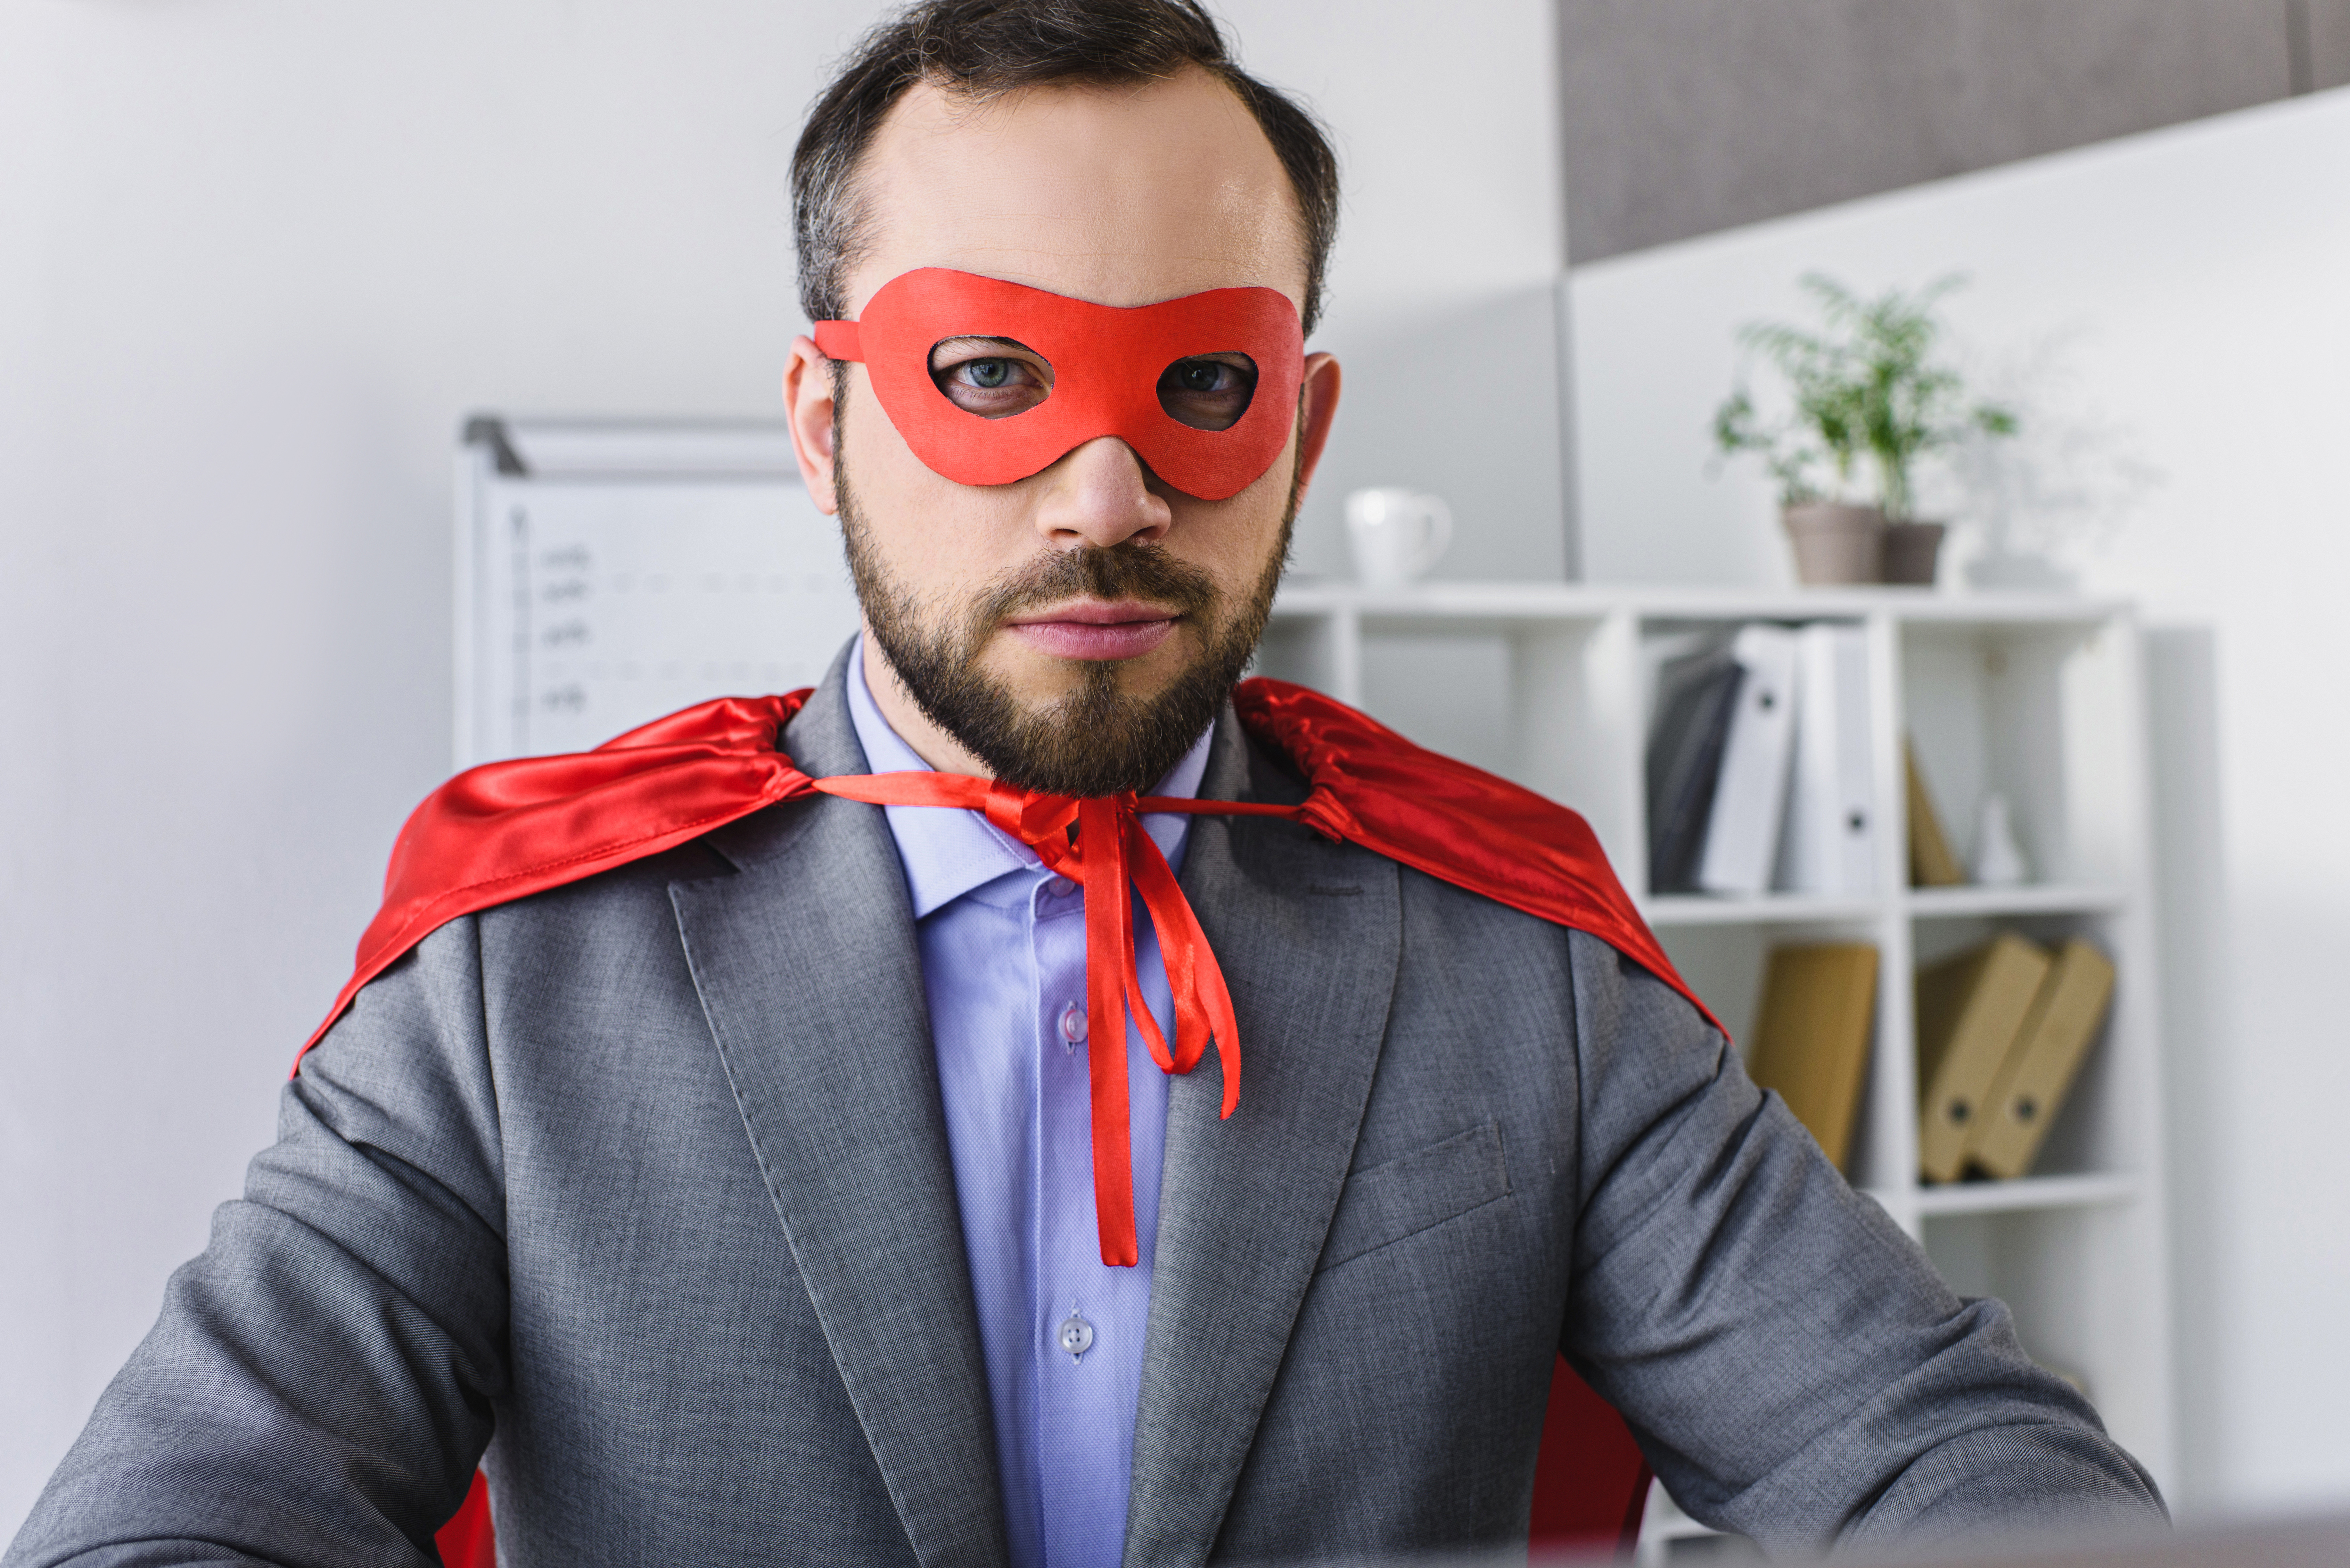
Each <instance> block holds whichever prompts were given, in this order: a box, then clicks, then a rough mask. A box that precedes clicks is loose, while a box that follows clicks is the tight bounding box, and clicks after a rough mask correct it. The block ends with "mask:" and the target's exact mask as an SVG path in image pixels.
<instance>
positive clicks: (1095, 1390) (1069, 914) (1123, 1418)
mask: <svg viewBox="0 0 2350 1568" xmlns="http://www.w3.org/2000/svg"><path fill="white" fill-rule="evenodd" d="M1032 907H1033V909H1034V911H1035V915H1034V919H1033V920H1032V923H1031V931H1032V940H1033V941H1034V943H1035V963H1036V974H1037V977H1038V982H1039V983H1038V987H1037V1008H1036V1013H1035V1024H1036V1041H1037V1047H1036V1063H1037V1096H1036V1115H1037V1123H1036V1138H1035V1149H1036V1151H1037V1164H1038V1168H1037V1172H1036V1179H1037V1187H1036V1192H1037V1198H1038V1201H1037V1203H1036V1206H1035V1217H1036V1226H1037V1233H1036V1245H1035V1254H1034V1255H1035V1260H1036V1282H1035V1295H1034V1296H1033V1298H1032V1300H1033V1302H1034V1303H1035V1309H1034V1312H1033V1314H1032V1327H1033V1331H1034V1333H1035V1336H1036V1339H1035V1346H1036V1348H1035V1356H1036V1366H1037V1401H1036V1418H1037V1432H1036V1439H1037V1440H1036V1449H1037V1460H1038V1463H1037V1471H1038V1476H1037V1480H1038V1501H1039V1503H1040V1505H1041V1506H1040V1512H1041V1514H1042V1519H1041V1521H1040V1522H1041V1524H1042V1526H1043V1529H1042V1535H1043V1539H1044V1544H1045V1563H1047V1564H1048V1565H1049V1568H1094V1565H1097V1564H1099V1565H1104V1568H1107V1565H1111V1564H1115V1563H1118V1560H1119V1557H1120V1554H1121V1552H1122V1550H1123V1547H1124V1538H1125V1532H1126V1501H1127V1494H1128V1475H1129V1470H1130V1468H1131V1465H1132V1462H1133V1449H1134V1415H1135V1404H1136V1397H1137V1392H1138V1389H1139V1384H1140V1380H1141V1373H1142V1338H1143V1330H1144V1326H1145V1324H1146V1323H1147V1322H1148V1320H1149V1305H1150V1272H1151V1264H1152V1260H1153V1256H1154V1254H1155V1251H1156V1245H1155V1243H1156V1241H1157V1231H1158V1209H1159V1166H1160V1163H1161V1158H1162V1153H1163V1148H1162V1145H1163V1139H1164V1136H1165V1134H1164V1125H1165V1116H1163V1114H1149V1115H1139V1116H1135V1117H1134V1118H1133V1119H1134V1122H1135V1124H1136V1126H1135V1129H1134V1134H1135V1136H1134V1147H1133V1151H1132V1152H1133V1157H1134V1165H1135V1170H1134V1179H1135V1180H1134V1190H1135V1205H1136V1207H1135V1221H1136V1231H1137V1235H1138V1240H1139V1243H1140V1261H1139V1263H1138V1265H1137V1266H1136V1267H1133V1268H1110V1267H1108V1266H1107V1265H1105V1264H1104V1263H1103V1262H1102V1261H1101V1240H1100V1232H1099V1230H1098V1227H1097V1220H1096V1216H1095V1211H1094V1199H1093V1192H1094V1174H1093V1097H1092V1087H1091V1073H1090V1064H1089V1056H1088V1052H1089V1047H1090V1042H1089V1041H1088V1039H1087V1034H1088V1024H1087V1017H1086V932H1085V917H1084V899H1083V898H1082V896H1081V895H1080V894H1079V892H1078V890H1077V889H1076V887H1075V886H1074V885H1073V884H1071V883H1069V882H1067V881H1066V879H1065V878H1061V877H1049V878H1045V879H1043V880H1041V881H1040V883H1039V885H1038V887H1037V889H1036V892H1035V901H1034V904H1033V906H1032ZM1137 913H1138V917H1139V910H1138V911H1137ZM1148 932H1149V926H1148V923H1147V921H1145V922H1143V923H1141V925H1140V927H1139V930H1138V939H1139V940H1138V942H1137V949H1138V950H1137V954H1136V957H1137V959H1138V961H1139V962H1138V968H1139V970H1140V971H1141V973H1142V975H1143V976H1144V977H1145V978H1144V994H1145V996H1146V998H1147V999H1148V1000H1149V1002H1150V1004H1151V1006H1152V1011H1153V1012H1156V1013H1158V1014H1159V1019H1160V1022H1161V1024H1162V1026H1163V1025H1164V1023H1165V1022H1166V1020H1167V1018H1168V1016H1169V1014H1170V1012H1171V1011H1172V1009H1171V1008H1170V1007H1169V1006H1168V1005H1166V1003H1165V1001H1164V996H1163V993H1164V992H1165V991H1166V980H1165V974H1164V970H1163V968H1162V967H1161V965H1160V963H1159V957H1158V952H1157V950H1156V944H1155V942H1152V941H1150V940H1149V937H1148V934H1147V933H1148ZM1127 1033H1128V1052H1127V1063H1128V1074H1127V1081H1128V1093H1129V1096H1130V1097H1131V1099H1132V1100H1133V1103H1134V1105H1135V1106H1136V1107H1137V1108H1138V1109H1142V1108H1146V1107H1147V1108H1149V1110H1151V1111H1154V1112H1155V1111H1157V1109H1158V1107H1159V1106H1160V1105H1163V1103H1164V1096H1165V1095H1166V1092H1167V1090H1166V1080H1165V1078H1164V1077H1163V1075H1161V1074H1160V1073H1159V1070H1158V1067H1157V1064H1154V1063H1153V1062H1151V1060H1150V1058H1149V1053H1148V1052H1147V1051H1146V1050H1144V1049H1143V1047H1142V1044H1141V1037H1140V1034H1139V1032H1138V1031H1136V1030H1134V1029H1133V1028H1132V1027H1131V1026H1130V1025H1129V1026H1128V1031H1127ZM1138 1069H1139V1070H1138Z"/></svg>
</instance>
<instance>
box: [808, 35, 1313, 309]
mask: <svg viewBox="0 0 2350 1568" xmlns="http://www.w3.org/2000/svg"><path fill="white" fill-rule="evenodd" d="M859 184H860V187H861V195H862V207H863V214H862V216H863V223H864V234H863V239H864V242H865V244H864V247H863V251H862V254H860V255H859V257H858V265H857V266H856V267H855V269H854V271H853V272H852V273H851V275H850V276H849V278H848V279H847V284H848V296H849V298H848V304H849V308H850V310H851V311H852V312H855V311H859V310H862V309H863V308H864V304H865V301H866V300H867V299H868V298H870V297H871V296H872V295H873V293H874V291H875V290H876V289H878V288H879V287H880V286H882V285H883V284H885V283H887V282H889V279H891V278H893V277H896V276H897V275H899V274H900V273H903V272H908V271H910V270H912V269H913V268H915V267H924V266H943V267H953V268H956V269H958V270H961V271H963V272H974V273H983V274H985V275H988V276H991V277H1002V278H1008V279H1010V280H1012V281H1014V282H1015V283H1024V284H1027V285H1029V286H1032V287H1035V288H1044V289H1050V290H1051V291H1052V292H1054V293H1055V294H1065V295H1068V296H1072V297H1075V298H1078V299H1089V300H1093V301H1095V302H1096V303H1097V304H1101V305H1120V306H1125V305H1149V304H1153V303H1156V302H1157V301H1159V300H1162V299H1171V298H1174V297H1177V296H1181V295H1186V294H1196V293H1199V292H1200V291H1201V290H1202V289H1209V288H1226V287H1234V286H1246V285H1258V286H1264V287H1268V288H1277V289H1279V290H1281V291H1282V292H1283V293H1284V294H1286V295H1288V296H1289V297H1290V300H1291V303H1293V304H1297V305H1303V303H1304V298H1305V256H1304V245H1303V242H1302V239H1301V236H1300V231H1299V225H1298V219H1297V203H1296V199H1295V196H1294V195H1293V194H1292V193H1291V191H1290V186H1289V179H1288V176H1287V174H1286V173H1284V171H1283V170H1282V167H1281V161H1280V159H1279V158H1277V157H1276V156H1275V155H1274V151H1273V146H1272V144H1271V143H1270V142H1268V141H1267V140H1265V137H1264V132H1263V130H1261V129H1259V127H1258V125H1257V123H1256V119H1255V117H1254V116H1253V115H1252V114H1251V113H1250V112H1249V110H1248V108H1247V106H1246V105H1244V104H1243V103H1242V102H1241V100H1240V99H1238V98H1237V97H1235V96H1234V95H1233V93H1232V89H1231V88H1227V87H1225V86H1224V85H1223V83H1222V82H1221V81H1218V80H1217V79H1216V78H1214V77H1212V76H1211V75H1209V74H1208V73H1207V72H1205V71H1203V70H1199V69H1196V68H1194V69H1190V70H1186V71H1184V72H1182V73H1180V74H1179V75H1177V76H1175V77H1172V78H1169V79H1167V80H1165V81H1158V82H1149V83H1140V84H1135V85H1131V86H1128V85H1118V86H1111V87H1093V86H1078V87H1043V88H1024V89H1022V90H1020V91H1018V92H1014V93H1008V94H1005V95H1003V96H1002V97H999V98H994V99H986V100H983V101H979V102H972V101H970V100H966V99H955V98H953V97H951V96H950V95H948V94H946V93H944V92H941V90H940V89H939V88H936V87H935V86H932V85H931V84H928V83H925V84H922V85H920V86H918V87H916V88H912V89H911V90H910V91H909V92H908V93H907V94H906V95H905V96H904V97H903V98H901V99H899V100H898V102H897V103H896V105H894V106H893V107H892V108H891V109H890V111H889V116H888V118H887V119H884V120H883V121H882V124H881V128H880V130H879V131H878V132H876V134H875V136H874V138H873V141H872V144H871V145H870V147H869V148H868V150H867V152H866V156H865V160H864V162H863V164H862V166H861V168H860V171H859Z"/></svg>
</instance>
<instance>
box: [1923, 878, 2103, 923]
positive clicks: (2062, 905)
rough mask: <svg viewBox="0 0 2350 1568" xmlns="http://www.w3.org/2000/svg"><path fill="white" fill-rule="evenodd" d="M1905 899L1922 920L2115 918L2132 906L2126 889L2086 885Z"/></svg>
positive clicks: (2034, 885)
mask: <svg viewBox="0 0 2350 1568" xmlns="http://www.w3.org/2000/svg"><path fill="white" fill-rule="evenodd" d="M1904 898H1905V899H1906V901H1907V903H1908V910H1909V913H1910V915H1911V916H1912V917H1914V918H1915V919H1921V920H1937V919H1940V920H1955V919H1970V918H1971V919H1983V918H1991V919H1996V918H1999V917H2002V916H2021V915H2112V914H2118V913H2120V912H2121V910H2122V909H2124V908H2125V907H2126V905H2127V904H2128V903H2129V892H2128V890H2127V889H2126V888H2116V887H2111V886H2098V885H2095V884H2085V883H2066V882H2027V883H2024V884H2022V885H2021V886H2018V887H2012V888H1910V889H1909V890H1908V892H1907V893H1906V894H1905V895H1904Z"/></svg>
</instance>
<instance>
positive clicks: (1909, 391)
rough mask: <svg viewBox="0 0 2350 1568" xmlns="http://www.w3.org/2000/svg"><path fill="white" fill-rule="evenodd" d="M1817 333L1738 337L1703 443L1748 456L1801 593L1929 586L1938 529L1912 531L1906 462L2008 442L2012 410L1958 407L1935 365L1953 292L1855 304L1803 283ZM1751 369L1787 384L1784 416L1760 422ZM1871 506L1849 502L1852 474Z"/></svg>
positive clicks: (1833, 289)
mask: <svg viewBox="0 0 2350 1568" xmlns="http://www.w3.org/2000/svg"><path fill="white" fill-rule="evenodd" d="M1801 281H1802V286H1803V288H1804V292H1805V293H1807V294H1809V295H1810V296H1812V297H1813V298H1814V300H1815V301H1817V302H1818V305H1819V309H1820V315H1821V317H1822V326H1821V327H1820V328H1819V329H1818V330H1809V329H1806V328H1804V327H1791V326H1787V325H1784V324H1783V323H1776V322H1758V323H1755V324H1753V325H1752V326H1749V327H1745V328H1743V329H1742V331H1741V332H1740V333H1739V346H1740V348H1741V349H1742V354H1743V359H1742V363H1741V366H1740V370H1739V379H1738V382H1737V385H1736V386H1735V387H1734V388H1733V389H1732V390H1731V394H1730V396H1729V397H1728V398H1727V399H1725V400H1723V402H1722V404H1721V407H1720V408H1719V409H1717V410H1714V416H1713V441H1714V446H1715V449H1716V450H1717V452H1719V453H1720V454H1721V456H1722V457H1724V458H1728V457H1733V456H1737V455H1739V454H1742V453H1745V452H1754V453H1757V454H1759V455H1760V456H1761V457H1762V459H1763V464H1764V466H1765V467H1767V468H1768V469H1769V470H1770V472H1771V474H1772V476H1773V478H1775V479H1776V480H1777V481H1778V482H1779V503H1780V509H1781V510H1780V516H1781V521H1782V522H1783V524H1784V525H1785V527H1786V530H1787V535H1788V537H1789V539H1790V540H1791V541H1792V543H1793V544H1794V549H1795V573H1796V576H1798V577H1800V578H1801V579H1802V580H1803V581H1804V582H1806V583H1873V582H1887V583H1930V582H1932V581H1933V580H1934V566H1935V557H1936V555H1937V554H1938V552H1939V549H1940V547H1941V542H1942V524H1939V523H1923V522H1919V521H1918V518H1917V515H1916V495H1917V493H1916V488H1915V479H1916V474H1917V466H1918V460H1919V459H1920V458H1922V457H1925V456H1926V455H1927V454H1929V453H1930V452H1937V451H1939V450H1941V449H1943V448H1946V447H1949V446H1950V445H1951V444H1953V443H1954V442H1956V441H1959V440H1960V439H1961V438H1962V437H1964V436H1966V435H1968V434H1970V433H1971V432H1974V431H1981V432H1983V433H1984V434H1986V435H1991V436H2008V435H2012V434H2014V433H2015V429H2016V418H2015V415H2014V414H2013V412H2012V411H2011V410H2007V409H2004V408H2002V407H1999V406H1997V405H1995V404H1992V403H1987V402H1974V403H1969V402H1968V401H1967V400H1966V396H1965V385H1964V382H1963V381H1962V380H1961V379H1960V376H1959V373H1958V372H1957V371H1956V370H1953V369H1950V367H1949V366H1947V365H1941V364H1937V363H1935V362H1934V359H1933V351H1934V348H1935V346H1936V342H1937V339H1939V337H1940V336H1941V324H1940V323H1939V321H1937V320H1936V319H1935V317H1934V306H1935V304H1936V303H1937V302H1938V301H1939V299H1940V298H1941V297H1942V296H1944V295H1945V294H1948V293H1949V292H1950V290H1951V289H1953V288H1956V287H1958V286H1959V285H1960V281H1961V280H1960V279H1959V278H1957V277H1955V276H1952V277H1945V278H1941V279H1939V280H1938V281H1936V282H1934V283H1931V284H1929V285H1928V286H1926V287H1924V288H1922V289H1920V290H1918V292H1917V293H1916V294H1904V293H1903V292H1901V291H1900V290H1898V289H1893V290H1888V291H1887V293H1885V294H1883V295H1880V296H1877V298H1875V299H1863V298H1861V297H1860V296H1858V295H1856V294H1855V293H1853V292H1852V290H1850V289H1848V288H1846V287H1845V286H1843V285H1842V284H1840V283H1837V282H1836V281H1835V279H1833V278H1829V277H1825V276H1823V275H1821V274H1818V273H1807V274H1805V275H1804V277H1803V279H1802V280H1801ZM1758 358H1759V359H1761V360H1762V361H1763V362H1764V363H1766V364H1768V365H1769V366H1770V367H1771V368H1772V369H1774V370H1776V371H1777V372H1778V374H1779V377H1780V379H1782V380H1783V381H1784V382H1785V383H1786V390H1787V394H1788V397H1787V402H1786V407H1785V410H1784V411H1783V413H1782V414H1781V415H1780V416H1779V417H1778V418H1776V419H1775V420H1766V419H1765V418H1764V417H1763V413H1762V411H1761V410H1759V409H1758V408H1757V407H1756V404H1755V400H1754V398H1753V396H1752V393H1751V392H1750V391H1749V390H1748V389H1747V385H1746V379H1747V378H1746V372H1747V369H1748V367H1749V366H1750V365H1751V364H1752V362H1753V361H1754V360H1756V359H1758ZM1864 470H1865V471H1866V473H1867V475H1868V476H1869V477H1871V478H1873V479H1874V481H1875V490H1876V494H1875V496H1874V498H1873V499H1857V498H1856V497H1855V495H1854V489H1855V482H1856V478H1857V477H1858V476H1859V475H1860V474H1861V473H1862V472H1864Z"/></svg>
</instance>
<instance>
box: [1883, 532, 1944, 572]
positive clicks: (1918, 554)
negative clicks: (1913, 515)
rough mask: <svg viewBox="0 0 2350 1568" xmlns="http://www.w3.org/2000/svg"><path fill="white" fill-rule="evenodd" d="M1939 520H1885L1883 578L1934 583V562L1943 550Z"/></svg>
mask: <svg viewBox="0 0 2350 1568" xmlns="http://www.w3.org/2000/svg"><path fill="white" fill-rule="evenodd" d="M1942 534H1943V527H1942V524H1939V523H1887V524H1886V525H1885V578H1884V580H1885V581H1887V582H1888V583H1922V584H1924V585H1925V586H1926V587H1933V585H1934V563H1935V562H1936V560H1938V559H1939V557H1940V556H1941V553H1942Z"/></svg>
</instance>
